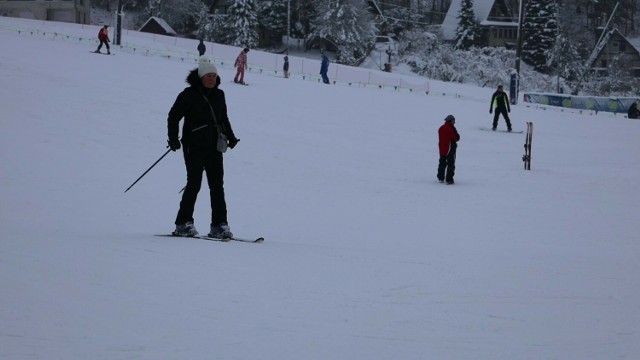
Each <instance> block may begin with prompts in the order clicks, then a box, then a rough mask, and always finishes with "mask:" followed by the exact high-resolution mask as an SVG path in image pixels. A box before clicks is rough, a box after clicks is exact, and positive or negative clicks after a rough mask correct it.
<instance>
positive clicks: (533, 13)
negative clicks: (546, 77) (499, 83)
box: [522, 0, 558, 72]
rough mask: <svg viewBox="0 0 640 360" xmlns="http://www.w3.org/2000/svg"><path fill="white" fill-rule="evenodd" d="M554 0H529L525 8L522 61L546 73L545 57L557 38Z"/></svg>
mask: <svg viewBox="0 0 640 360" xmlns="http://www.w3.org/2000/svg"><path fill="white" fill-rule="evenodd" d="M557 11H558V9H557V5H556V3H555V0H529V1H527V3H526V6H525V18H524V28H523V38H524V42H523V44H522V60H523V61H524V62H526V63H527V64H529V65H532V66H533V68H534V69H535V70H536V71H540V72H547V71H548V70H549V68H548V66H547V55H548V54H549V50H550V49H552V48H553V46H554V43H555V41H556V38H557V37H558V22H557V20H556V19H557Z"/></svg>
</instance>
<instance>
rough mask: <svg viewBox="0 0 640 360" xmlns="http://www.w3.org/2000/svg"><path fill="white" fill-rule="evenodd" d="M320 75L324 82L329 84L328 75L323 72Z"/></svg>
mask: <svg viewBox="0 0 640 360" xmlns="http://www.w3.org/2000/svg"><path fill="white" fill-rule="evenodd" d="M320 75H322V82H323V83H325V84H329V77H328V76H327V73H326V72H321V73H320Z"/></svg>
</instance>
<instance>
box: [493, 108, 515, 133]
mask: <svg viewBox="0 0 640 360" xmlns="http://www.w3.org/2000/svg"><path fill="white" fill-rule="evenodd" d="M494 114H495V115H493V128H494V129H495V128H497V127H498V117H499V116H500V114H502V117H504V121H505V122H506V123H507V129H509V130H511V120H510V119H509V112H508V111H507V109H506V108H503V107H497V108H496V109H495V113H494Z"/></svg>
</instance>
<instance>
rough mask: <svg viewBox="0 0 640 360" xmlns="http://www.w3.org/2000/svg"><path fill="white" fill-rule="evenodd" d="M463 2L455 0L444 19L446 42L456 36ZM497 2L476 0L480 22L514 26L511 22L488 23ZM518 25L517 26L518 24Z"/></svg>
mask: <svg viewBox="0 0 640 360" xmlns="http://www.w3.org/2000/svg"><path fill="white" fill-rule="evenodd" d="M462 1H463V0H453V1H452V2H451V5H450V6H449V11H447V15H446V16H445V18H444V21H443V22H442V25H441V30H442V35H443V36H444V38H445V40H452V39H454V38H455V36H456V28H457V27H458V13H459V12H460V9H461V8H462ZM495 2H496V0H475V1H474V2H473V13H474V14H475V15H476V18H477V20H478V22H480V24H481V25H494V24H495V25H500V26H512V25H513V24H514V23H510V22H495V21H494V22H491V23H489V22H487V19H488V18H489V14H490V13H491V9H493V5H494V4H495ZM516 25H517V24H516Z"/></svg>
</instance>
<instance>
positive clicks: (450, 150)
mask: <svg viewBox="0 0 640 360" xmlns="http://www.w3.org/2000/svg"><path fill="white" fill-rule="evenodd" d="M494 111H495V115H494V116H493V123H492V126H491V130H493V131H495V130H496V129H497V127H498V120H499V116H500V115H502V116H503V117H504V120H505V122H506V123H507V131H511V119H509V113H510V112H511V106H510V105H509V97H508V96H507V94H506V93H505V92H504V90H503V87H502V85H498V89H497V90H496V91H495V92H494V93H493V95H492V96H491V103H490V105H489V114H491V113H493V112H494ZM455 124H456V118H455V117H454V116H453V115H447V117H445V118H444V124H443V125H442V126H440V128H439V129H438V148H439V150H440V160H439V161H438V172H437V175H436V177H437V178H438V181H439V182H441V183H446V184H447V185H453V184H454V180H453V176H454V175H455V170H456V150H457V148H458V141H460V134H459V133H458V130H457V129H456V127H455Z"/></svg>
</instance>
